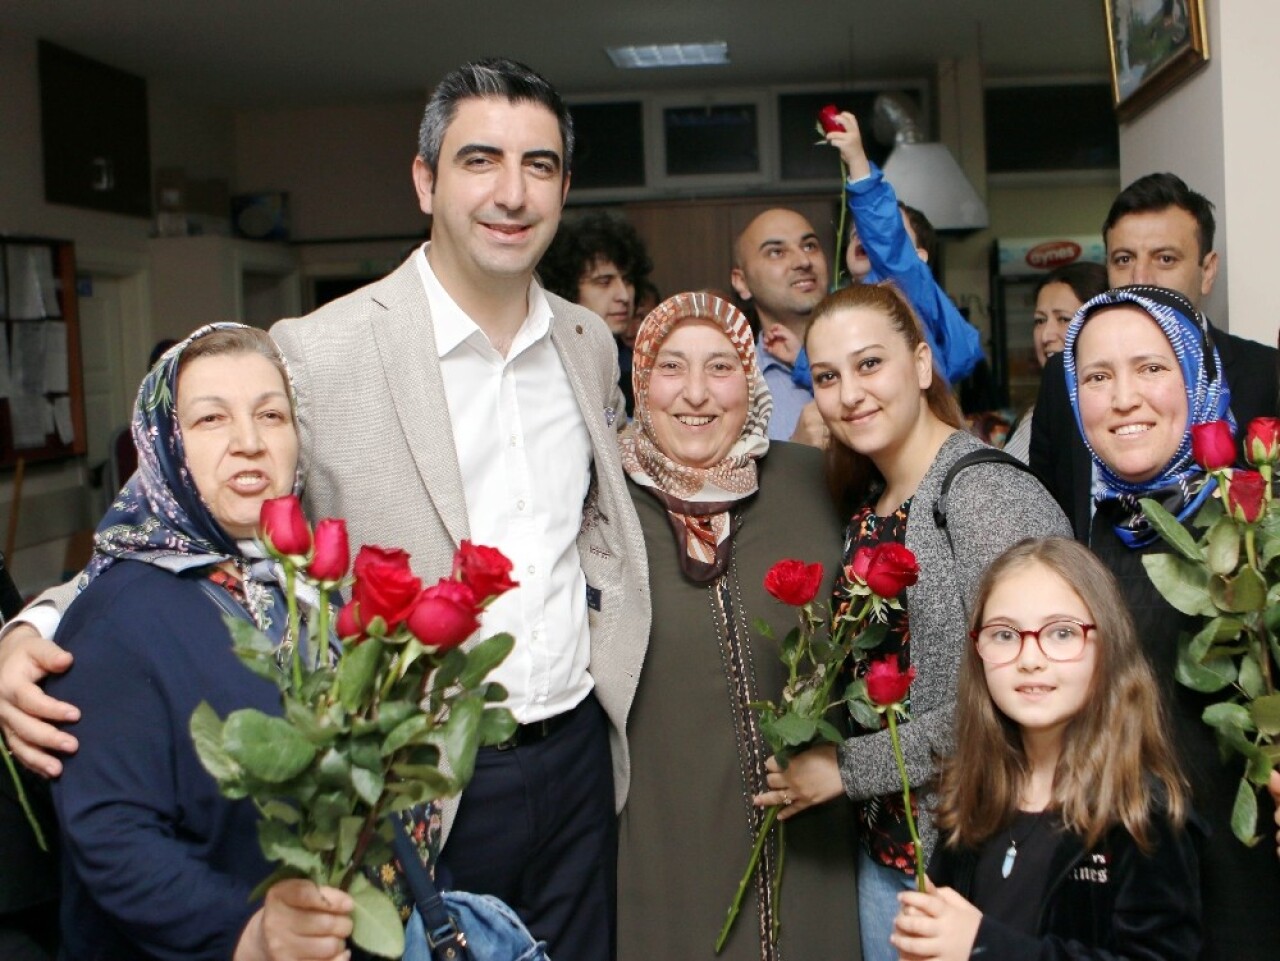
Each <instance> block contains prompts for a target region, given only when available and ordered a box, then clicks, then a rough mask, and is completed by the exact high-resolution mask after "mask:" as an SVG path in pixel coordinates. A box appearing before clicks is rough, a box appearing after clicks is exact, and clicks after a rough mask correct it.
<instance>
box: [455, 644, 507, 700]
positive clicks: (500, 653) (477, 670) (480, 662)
mask: <svg viewBox="0 0 1280 961" xmlns="http://www.w3.org/2000/svg"><path fill="white" fill-rule="evenodd" d="M515 645H516V641H515V638H513V637H512V636H511V635H510V634H495V635H493V637H486V638H485V639H484V640H483V641H481V642H480V643H479V644H477V645H476V646H475V647H473V648H471V650H469V651H467V652H466V655H467V666H466V669H465V670H464V671H463V672H462V673H461V674H459V675H458V683H459V684H461V685H462V686H463V687H465V688H467V689H468V690H470V689H471V688H473V687H475V686H476V685H477V684H479V683H480V682H481V681H483V680H484V679H485V677H486V676H487V675H488V674H489V672H490V671H492V670H493V669H494V668H495V667H497V666H498V665H499V664H501V663H502V662H503V661H505V660H506V659H507V655H508V654H510V653H511V649H512V648H513V647H515Z"/></svg>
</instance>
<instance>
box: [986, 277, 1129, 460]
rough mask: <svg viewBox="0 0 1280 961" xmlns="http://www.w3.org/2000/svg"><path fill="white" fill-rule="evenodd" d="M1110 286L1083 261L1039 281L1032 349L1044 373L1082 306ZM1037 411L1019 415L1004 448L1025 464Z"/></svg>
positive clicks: (1029, 410)
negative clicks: (1072, 319)
mask: <svg viewBox="0 0 1280 961" xmlns="http://www.w3.org/2000/svg"><path fill="white" fill-rule="evenodd" d="M1108 286H1110V285H1109V284H1108V283H1107V268H1106V267H1104V266H1102V264H1093V263H1088V262H1083V261H1082V262H1079V263H1074V264H1067V265H1066V266H1064V267H1057V268H1055V269H1054V270H1051V271H1050V272H1049V273H1047V274H1045V275H1044V276H1043V277H1042V278H1040V282H1039V283H1038V284H1036V292H1035V297H1036V306H1035V311H1034V313H1033V314H1032V324H1033V327H1032V330H1031V345H1032V346H1033V347H1034V348H1035V352H1036V364H1037V365H1038V366H1039V367H1040V369H1041V370H1044V365H1045V364H1046V363H1048V361H1049V358H1050V357H1052V356H1053V355H1054V354H1060V353H1062V345H1063V344H1064V343H1065V342H1066V339H1067V327H1068V325H1070V323H1071V318H1072V317H1074V316H1075V315H1076V311H1077V310H1079V309H1080V305H1081V304H1083V303H1084V302H1085V301H1086V300H1089V299H1091V298H1093V297H1096V296H1097V295H1098V294H1100V293H1102V292H1103V291H1104V290H1106V289H1107V287H1108ZM1035 411H1036V406H1035V404H1032V405H1031V406H1030V407H1028V408H1027V409H1026V410H1024V411H1023V412H1022V413H1021V414H1019V415H1018V418H1017V420H1015V421H1014V423H1013V427H1012V428H1011V429H1010V431H1009V439H1008V441H1006V442H1005V445H1004V449H1005V450H1007V451H1008V452H1009V453H1010V454H1012V455H1013V456H1014V457H1016V458H1018V460H1020V461H1022V462H1023V463H1024V464H1026V463H1029V462H1030V460H1031V419H1032V417H1034V416H1035Z"/></svg>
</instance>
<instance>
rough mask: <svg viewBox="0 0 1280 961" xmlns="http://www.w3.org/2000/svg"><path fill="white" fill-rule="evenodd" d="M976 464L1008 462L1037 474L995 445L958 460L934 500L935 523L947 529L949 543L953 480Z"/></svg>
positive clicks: (953, 552)
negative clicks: (948, 524) (948, 513)
mask: <svg viewBox="0 0 1280 961" xmlns="http://www.w3.org/2000/svg"><path fill="white" fill-rule="evenodd" d="M974 464H1008V465H1009V466H1010V467H1016V468H1017V469H1018V470H1020V471H1022V472H1023V473H1026V474H1031V476H1032V477H1035V474H1033V473H1032V472H1031V468H1030V467H1029V466H1027V465H1026V464H1024V463H1023V462H1022V461H1020V460H1018V458H1016V457H1014V456H1013V455H1012V454H1006V453H1005V452H1004V451H1002V450H997V449H996V448H994V447H983V448H981V449H980V450H971V451H969V453H967V454H965V455H964V456H963V457H961V458H960V459H959V460H958V461H956V462H955V463H954V464H952V465H951V467H950V468H949V469H948V470H947V473H946V475H945V476H944V477H943V478H942V490H941V491H939V493H938V499H937V500H936V501H934V502H933V523H934V524H936V525H937V527H938V528H939V529H940V530H943V531H946V533H947V543H948V544H950V543H951V532H950V531H949V530H947V494H948V493H950V491H951V482H952V481H954V480H955V479H956V475H957V474H959V473H960V472H961V471H962V470H964V469H965V468H966V467H972V466H973V465H974ZM951 553H952V555H954V554H955V548H954V546H953V547H952V549H951Z"/></svg>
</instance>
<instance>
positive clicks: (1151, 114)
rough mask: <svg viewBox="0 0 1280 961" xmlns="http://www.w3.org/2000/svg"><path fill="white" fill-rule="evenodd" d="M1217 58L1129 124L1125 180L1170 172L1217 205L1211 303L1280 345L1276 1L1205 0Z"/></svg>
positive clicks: (1231, 322)
mask: <svg viewBox="0 0 1280 961" xmlns="http://www.w3.org/2000/svg"><path fill="white" fill-rule="evenodd" d="M1205 12H1206V14H1207V16H1208V40H1209V63H1208V64H1207V65H1206V66H1205V67H1204V68H1202V69H1201V70H1200V71H1199V72H1198V73H1196V74H1195V75H1194V76H1192V77H1191V78H1190V79H1188V80H1187V81H1186V82H1184V83H1183V84H1182V85H1180V86H1179V87H1177V88H1176V89H1175V90H1173V91H1171V92H1170V93H1169V94H1167V95H1166V96H1165V97H1164V98H1163V99H1161V100H1160V101H1159V102H1158V103H1156V104H1155V106H1153V107H1151V108H1150V109H1149V110H1147V111H1146V112H1145V113H1143V114H1141V115H1140V116H1138V117H1136V118H1135V119H1134V120H1133V121H1132V122H1130V123H1127V124H1122V125H1121V127H1120V170H1121V177H1122V180H1123V182H1124V183H1129V182H1130V181H1132V180H1134V179H1135V178H1137V177H1140V176H1142V175H1143V174H1146V173H1151V172H1153V171H1159V170H1169V171H1172V172H1173V173H1176V174H1177V175H1178V176H1180V177H1182V179H1183V180H1185V181H1186V182H1187V183H1188V185H1190V186H1191V187H1192V188H1193V189H1195V190H1197V191H1199V192H1200V193H1202V194H1204V195H1205V196H1206V197H1208V198H1209V200H1211V201H1212V202H1213V204H1214V206H1215V208H1216V219H1217V224H1218V231H1217V237H1216V239H1215V243H1214V246H1215V248H1216V249H1217V251H1218V254H1219V256H1220V258H1221V262H1222V267H1221V270H1220V273H1219V276H1218V281H1217V284H1216V285H1215V286H1214V290H1213V293H1212V295H1211V296H1210V298H1209V300H1208V302H1207V304H1206V305H1205V309H1206V311H1207V313H1208V314H1209V316H1210V317H1212V318H1213V319H1214V322H1215V323H1219V324H1221V325H1222V326H1225V327H1227V328H1228V329H1230V330H1231V331H1232V332H1233V333H1236V334H1239V335H1241V336H1244V337H1248V338H1251V339H1253V340H1258V341H1262V342H1264V343H1269V344H1274V343H1275V342H1276V327H1277V323H1278V322H1280V321H1278V316H1280V315H1278V313H1277V310H1276V305H1275V296H1274V294H1273V292H1272V290H1271V287H1270V285H1271V280H1272V275H1273V274H1274V270H1275V267H1274V256H1273V254H1272V251H1273V249H1274V242H1275V229H1276V224H1277V222H1280V180H1278V179H1277V177H1276V174H1275V157H1276V153H1277V151H1278V150H1280V134H1278V133H1277V125H1276V122H1275V117H1274V108H1273V106H1272V104H1271V101H1272V99H1273V98H1274V94H1275V92H1276V90H1277V83H1276V78H1277V72H1276V64H1275V58H1274V50H1273V46H1274V43H1275V39H1276V37H1277V36H1280V4H1276V3H1275V2H1274V0H1231V2H1230V3H1225V2H1223V0H1205Z"/></svg>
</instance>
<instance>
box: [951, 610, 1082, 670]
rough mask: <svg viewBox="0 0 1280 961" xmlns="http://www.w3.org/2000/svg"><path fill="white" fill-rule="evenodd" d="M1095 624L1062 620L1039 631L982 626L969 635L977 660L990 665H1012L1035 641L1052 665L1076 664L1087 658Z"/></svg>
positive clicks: (1008, 626)
mask: <svg viewBox="0 0 1280 961" xmlns="http://www.w3.org/2000/svg"><path fill="white" fill-rule="evenodd" d="M1096 627H1097V625H1096V624H1085V623H1084V622H1082V621H1073V620H1070V619H1067V618H1063V619H1062V620H1058V621H1051V622H1050V623H1048V624H1046V625H1045V626H1044V627H1042V628H1040V629H1039V630H1038V631H1020V630H1018V629H1017V628H1016V627H1013V626H1012V625H1010V624H983V625H982V626H981V627H979V628H978V629H977V630H976V631H970V632H969V637H970V638H971V639H972V640H973V643H974V646H975V648H976V649H977V651H978V656H979V657H980V658H982V659H983V660H984V661H986V662H987V663H988V664H993V665H996V666H999V665H1001V664H1011V663H1013V662H1014V661H1016V660H1017V659H1018V658H1019V657H1020V656H1021V655H1022V645H1023V644H1024V643H1026V639H1027V638H1028V637H1030V638H1033V639H1034V640H1035V642H1036V646H1038V647H1039V648H1040V652H1041V653H1042V654H1044V656H1045V657H1046V658H1048V659H1049V660H1051V661H1075V660H1078V659H1079V658H1080V657H1081V656H1082V655H1083V654H1084V645H1085V641H1086V640H1087V639H1088V635H1089V632H1090V631H1092V630H1094V629H1095V628H1096Z"/></svg>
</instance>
